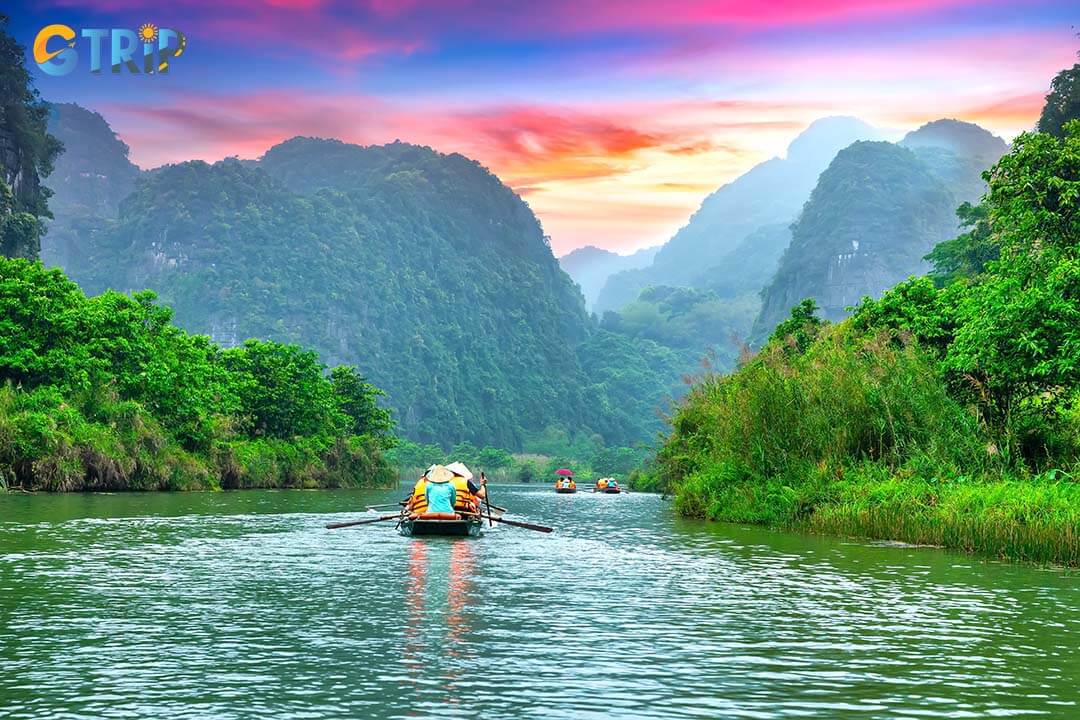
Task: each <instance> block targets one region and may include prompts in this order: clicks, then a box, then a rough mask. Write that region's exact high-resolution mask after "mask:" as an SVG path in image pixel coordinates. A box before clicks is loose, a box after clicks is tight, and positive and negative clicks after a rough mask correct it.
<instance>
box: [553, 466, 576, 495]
mask: <svg viewBox="0 0 1080 720" xmlns="http://www.w3.org/2000/svg"><path fill="white" fill-rule="evenodd" d="M555 492H557V493H559V494H560V495H569V494H571V493H576V492H577V483H576V482H574V472H573V471H572V470H570V469H568V468H559V469H558V470H556V471H555Z"/></svg>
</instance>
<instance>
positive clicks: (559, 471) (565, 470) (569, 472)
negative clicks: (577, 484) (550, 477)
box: [555, 468, 574, 477]
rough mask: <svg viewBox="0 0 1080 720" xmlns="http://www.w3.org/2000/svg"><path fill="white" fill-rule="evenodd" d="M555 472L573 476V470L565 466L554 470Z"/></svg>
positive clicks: (561, 475)
mask: <svg viewBox="0 0 1080 720" xmlns="http://www.w3.org/2000/svg"><path fill="white" fill-rule="evenodd" d="M555 474H556V475H558V476H560V477H574V471H573V470H567V469H566V468H560V469H558V470H556V471H555Z"/></svg>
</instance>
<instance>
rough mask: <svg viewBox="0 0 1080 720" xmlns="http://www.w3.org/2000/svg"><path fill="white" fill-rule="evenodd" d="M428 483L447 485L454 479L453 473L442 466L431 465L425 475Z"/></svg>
mask: <svg viewBox="0 0 1080 720" xmlns="http://www.w3.org/2000/svg"><path fill="white" fill-rule="evenodd" d="M427 479H428V482H433V483H448V482H450V481H451V480H453V479H454V473H452V472H450V470H449V469H448V468H446V467H443V466H442V465H433V466H432V467H431V469H430V470H428V473H427Z"/></svg>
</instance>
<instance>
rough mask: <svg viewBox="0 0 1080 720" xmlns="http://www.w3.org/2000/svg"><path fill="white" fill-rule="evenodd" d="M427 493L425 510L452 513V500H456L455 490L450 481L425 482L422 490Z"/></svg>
mask: <svg viewBox="0 0 1080 720" xmlns="http://www.w3.org/2000/svg"><path fill="white" fill-rule="evenodd" d="M424 492H425V494H426V495H427V511H428V512H429V513H452V512H454V501H455V500H457V491H456V490H454V486H453V485H451V484H450V483H432V482H429V483H428V484H427V489H426V490H425V491H424Z"/></svg>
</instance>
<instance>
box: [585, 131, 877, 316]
mask: <svg viewBox="0 0 1080 720" xmlns="http://www.w3.org/2000/svg"><path fill="white" fill-rule="evenodd" d="M882 137H883V134H882V132H881V131H879V130H877V129H875V128H873V127H871V126H869V125H867V124H866V123H864V122H862V121H861V120H858V119H856V118H851V117H831V118H824V119H821V120H817V121H816V122H814V123H812V124H811V125H810V126H809V127H808V128H807V129H806V130H804V131H803V132H802V133H800V134H799V136H798V137H796V138H795V139H794V140H793V141H792V142H791V144H790V145H789V146H788V150H787V154H786V155H785V157H783V158H772V159H770V160H766V161H765V162H763V163H760V164H758V165H756V166H754V167H753V168H751V169H750V170H749V171H748V172H746V173H744V174H743V175H741V176H739V177H738V178H736V179H735V180H733V181H731V182H730V183H727V184H726V185H723V186H722V187H720V188H719V189H717V190H716V191H715V192H714V193H712V194H711V195H709V196H708V197H707V198H705V200H704V201H703V202H702V203H701V207H700V208H699V209H698V210H697V212H695V213H694V215H693V216H692V217H691V218H690V220H689V222H688V223H687V224H686V225H685V226H684V227H683V228H682V229H681V230H679V231H678V232H677V233H676V234H675V235H674V236H673V237H672V238H671V240H669V241H668V242H667V243H666V244H664V245H663V246H662V247H661V248H660V250H659V252H657V254H656V258H655V259H654V260H653V263H652V265H650V266H648V267H645V268H641V269H639V270H629V271H625V272H622V273H618V274H616V275H613V276H612V277H611V278H609V279H608V281H607V283H606V285H605V287H604V289H603V290H602V291H601V293H600V296H599V298H598V299H597V302H596V311H597V312H598V313H603V312H604V311H605V310H618V309H619V308H621V307H622V306H623V305H625V304H626V303H628V302H630V301H631V300H633V299H635V298H636V297H637V296H638V293H640V292H641V290H642V289H643V288H645V287H646V286H647V285H684V286H690V287H700V286H703V285H705V284H707V282H708V281H707V280H706V279H705V278H706V277H709V276H715V274H716V273H717V270H714V268H716V267H717V266H718V265H719V264H720V263H721V262H722V261H724V260H725V259H729V258H726V256H727V254H728V253H729V252H730V251H732V250H733V249H735V247H736V246H737V245H739V243H741V242H742V241H743V240H744V239H745V238H746V237H747V235H749V234H750V233H752V232H753V231H755V230H757V229H758V228H760V227H762V226H763V225H774V224H777V223H790V222H791V221H793V220H794V219H795V216H796V215H798V213H799V210H800V209H801V208H802V206H803V203H805V202H806V199H807V198H808V197H809V196H810V191H811V190H813V188H814V184H815V183H816V182H817V178H818V175H820V174H821V171H822V170H824V169H825V167H826V166H827V165H828V164H829V161H830V160H832V159H833V157H834V156H835V155H836V153H837V151H839V150H840V149H841V148H844V147H847V146H848V145H850V144H851V143H853V142H855V141H856V140H876V139H881V138H882ZM731 271H732V270H725V269H721V270H720V272H731ZM734 272H737V270H734Z"/></svg>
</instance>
